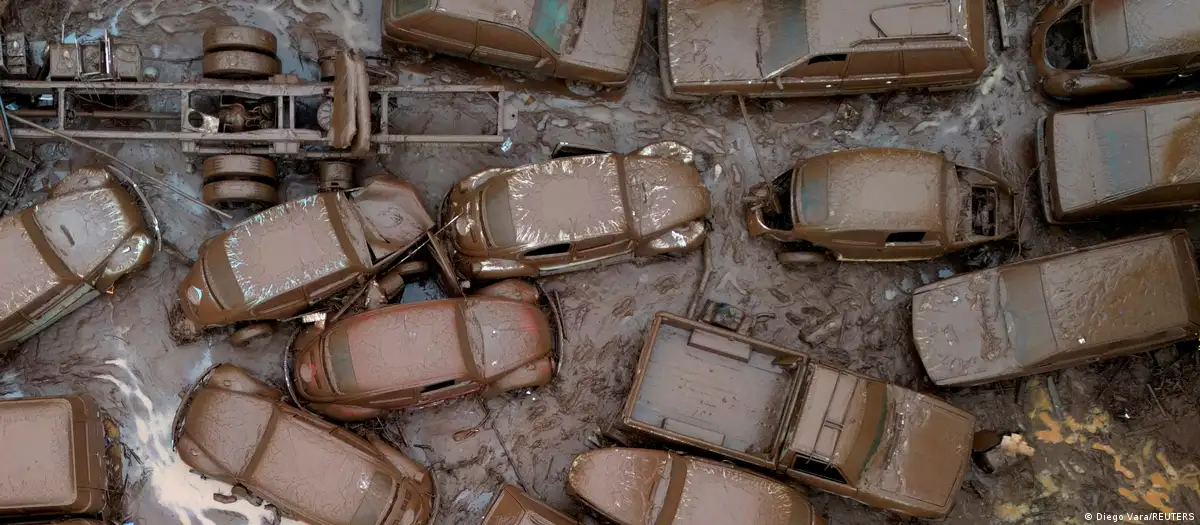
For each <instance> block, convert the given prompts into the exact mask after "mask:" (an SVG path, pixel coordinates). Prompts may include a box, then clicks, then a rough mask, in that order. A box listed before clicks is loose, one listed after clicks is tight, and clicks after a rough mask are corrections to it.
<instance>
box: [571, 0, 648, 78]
mask: <svg viewBox="0 0 1200 525" xmlns="http://www.w3.org/2000/svg"><path fill="white" fill-rule="evenodd" d="M645 11H646V2H644V1H643V0H608V1H605V2H600V1H596V0H590V1H588V2H586V11H585V12H584V15H583V24H582V25H581V26H580V28H579V36H578V37H577V38H576V40H575V43H574V45H573V46H572V47H571V49H570V51H568V52H567V53H566V54H565V55H563V60H566V61H568V62H573V63H576V64H580V65H584V66H588V67H592V68H595V69H602V70H606V71H611V72H613V73H617V75H614V77H613V79H614V80H613V81H620V80H622V79H624V78H626V77H627V76H628V75H629V72H630V68H631V67H633V59H634V57H635V55H637V52H638V46H639V44H640V43H641V34H642V17H643V16H644V15H645Z"/></svg>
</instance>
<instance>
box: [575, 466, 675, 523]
mask: <svg viewBox="0 0 1200 525" xmlns="http://www.w3.org/2000/svg"><path fill="white" fill-rule="evenodd" d="M672 460H678V458H673V457H672V456H671V455H670V454H668V453H667V452H663V451H659V450H642V449H623V448H605V449H599V450H592V451H589V452H584V453H583V454H580V455H578V456H575V460H574V461H573V462H572V463H571V470H570V472H569V473H568V474H567V485H568V487H570V489H571V490H572V491H574V493H575V494H576V495H578V496H579V499H582V500H583V501H584V502H585V503H587V504H588V505H590V506H591V507H593V508H595V509H596V510H598V511H600V513H602V514H604V515H605V516H607V517H609V518H611V519H613V520H616V522H617V523H619V524H621V525H649V524H650V523H653V522H652V521H651V520H652V519H653V518H654V514H656V513H657V511H656V509H655V508H654V507H655V500H656V496H659V497H661V496H662V494H656V492H657V491H656V487H658V486H659V484H660V482H661V481H662V480H663V479H664V476H666V475H668V470H669V469H670V468H671V462H672ZM660 505H661V503H660Z"/></svg>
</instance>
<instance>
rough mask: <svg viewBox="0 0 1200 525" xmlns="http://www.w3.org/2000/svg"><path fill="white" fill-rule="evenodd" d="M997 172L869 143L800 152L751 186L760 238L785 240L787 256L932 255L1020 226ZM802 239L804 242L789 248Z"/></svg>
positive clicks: (751, 215)
mask: <svg viewBox="0 0 1200 525" xmlns="http://www.w3.org/2000/svg"><path fill="white" fill-rule="evenodd" d="M1014 206H1015V200H1014V199H1013V195H1012V190H1011V189H1010V187H1009V186H1008V184H1007V183H1005V182H1004V181H1003V180H1001V179H1000V178H999V177H997V176H996V175H993V174H991V173H988V172H985V171H983V170H980V169H976V168H969V167H966V166H959V165H956V164H954V163H953V162H950V161H949V160H948V159H946V157H944V156H942V155H940V154H937V153H930V152H925V151H917V150H908V149H890V148H864V149H851V150H845V151H839V152H836V153H829V154H826V155H821V156H818V157H813V158H811V159H808V160H804V161H801V162H799V163H797V164H796V166H795V167H793V168H791V169H788V170H787V171H786V172H784V173H783V174H782V175H780V176H779V177H777V178H776V179H775V180H774V181H772V182H767V183H763V184H760V185H758V186H755V187H754V188H751V190H750V196H749V198H748V199H747V207H746V227H747V228H748V229H749V230H750V236H751V237H763V236H765V237H769V238H772V239H775V240H777V241H780V242H783V243H785V245H786V244H788V243H794V244H791V246H788V248H789V250H788V251H784V252H781V253H780V254H779V262H781V263H783V264H799V263H811V262H819V261H823V260H826V259H827V255H826V254H828V255H829V256H832V257H834V258H836V259H837V260H841V261H910V260H921V259H932V258H934V257H940V256H942V255H945V254H947V253H951V252H954V251H958V250H961V249H964V248H967V247H970V246H975V245H978V244H982V243H985V242H990V241H995V240H999V239H1002V238H1004V237H1007V236H1008V235H1011V234H1012V233H1013V231H1014V230H1015V225H1014V215H1015V211H1014ZM790 248H795V250H790Z"/></svg>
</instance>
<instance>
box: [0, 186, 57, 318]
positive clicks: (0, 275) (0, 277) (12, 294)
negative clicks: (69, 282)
mask: <svg viewBox="0 0 1200 525" xmlns="http://www.w3.org/2000/svg"><path fill="white" fill-rule="evenodd" d="M30 213H32V209H30V210H26V211H24V212H21V213H15V214H13V215H9V216H8V217H4V218H2V219H0V251H2V253H3V254H4V255H3V257H4V259H3V261H4V263H3V265H4V268H5V271H3V272H0V320H3V319H7V318H8V317H10V316H13V315H16V314H17V312H19V311H20V310H21V309H23V308H25V307H27V306H29V305H30V304H32V303H33V301H35V300H37V299H38V298H39V297H41V296H42V295H43V294H45V293H48V292H49V291H51V290H52V289H54V287H56V286H58V285H59V284H60V283H61V282H62V281H63V278H62V277H61V276H59V275H58V273H57V272H55V271H54V270H53V269H52V268H51V267H50V265H49V264H48V263H47V262H46V258H45V257H44V256H43V252H49V250H50V247H49V246H46V245H45V240H44V237H42V236H41V235H40V233H39V232H38V231H36V230H32V229H34V228H36V226H35V225H33V224H31V222H32V221H29V222H26V221H23V220H22V219H23V218H26V217H27V216H28V215H29V214H30ZM27 228H29V230H27ZM30 230H32V231H30ZM39 241H40V242H39ZM39 244H40V245H41V246H39Z"/></svg>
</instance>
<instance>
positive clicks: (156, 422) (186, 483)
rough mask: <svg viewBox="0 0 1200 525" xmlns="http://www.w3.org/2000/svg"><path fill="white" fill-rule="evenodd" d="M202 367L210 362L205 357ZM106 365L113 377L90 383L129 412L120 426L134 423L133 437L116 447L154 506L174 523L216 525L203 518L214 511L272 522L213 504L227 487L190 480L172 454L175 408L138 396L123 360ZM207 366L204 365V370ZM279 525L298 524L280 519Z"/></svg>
mask: <svg viewBox="0 0 1200 525" xmlns="http://www.w3.org/2000/svg"><path fill="white" fill-rule="evenodd" d="M118 344H120V343H118ZM203 361H205V362H211V357H210V356H209V354H208V353H207V352H206V353H205V359H204V360H203ZM105 364H106V365H109V366H111V367H114V368H115V369H116V372H114V374H97V375H96V376H95V377H96V378H97V379H99V380H102V381H107V382H109V383H112V384H113V385H115V386H116V388H117V390H118V391H119V392H120V393H121V395H123V396H124V397H125V399H126V400H127V401H128V403H127V405H128V409H129V411H128V414H127V417H126V418H125V420H126V421H128V420H129V419H132V420H133V426H134V428H133V429H132V430H133V432H132V433H131V432H130V429H128V428H122V429H121V430H122V437H121V442H122V443H124V445H125V446H126V447H129V448H130V449H132V452H133V453H134V454H136V455H137V457H138V459H140V460H141V468H142V469H143V470H144V474H145V476H146V485H145V489H144V490H151V491H153V492H154V500H155V501H156V502H157V503H158V505H159V506H161V507H162V508H163V509H165V510H166V511H167V512H170V513H173V514H174V515H175V518H176V520H175V521H174V522H175V523H180V524H182V525H219V524H218V523H217V522H215V521H213V520H212V519H210V518H209V517H208V516H207V515H206V514H207V513H210V512H218V511H224V512H232V513H237V514H240V515H242V516H244V517H245V518H246V519H247V520H248V522H249V523H251V524H258V523H268V522H270V520H272V519H273V518H274V513H273V512H272V511H270V510H268V509H266V508H265V506H263V507H255V506H253V505H251V504H250V503H248V502H246V501H245V500H241V499H239V500H238V501H237V502H235V503H231V504H227V505H226V504H219V503H217V502H216V501H215V500H213V494H214V493H218V492H220V493H223V494H228V493H229V491H230V489H231V487H230V486H229V485H227V484H225V483H221V482H219V481H215V480H206V479H203V478H201V477H200V476H199V475H197V474H193V473H192V472H191V471H190V469H191V467H188V466H187V464H185V463H184V462H183V461H182V460H180V459H179V454H176V453H175V451H174V450H173V449H172V447H171V427H172V424H173V422H174V417H175V413H174V408H175V406H174V405H172V406H170V407H167V408H166V410H162V409H159V408H157V407H156V406H155V403H154V401H153V400H152V399H150V396H148V395H146V393H145V392H144V391H143V390H142V388H141V381H140V380H139V379H138V377H137V375H136V374H134V373H133V370H132V369H130V367H129V363H128V361H126V360H125V359H123V358H119V359H110V360H108V361H105ZM207 366H208V365H207V364H206V365H205V368H207ZM118 376H120V377H118ZM130 466H133V465H130ZM282 523H285V524H298V523H299V522H297V521H294V520H289V519H284V520H283V521H282Z"/></svg>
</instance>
